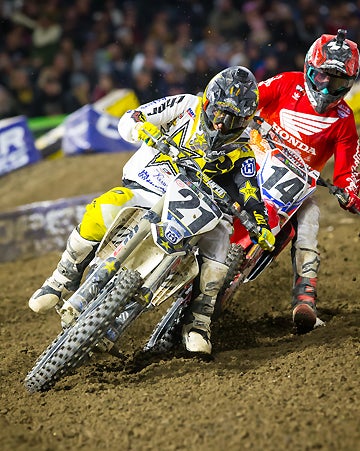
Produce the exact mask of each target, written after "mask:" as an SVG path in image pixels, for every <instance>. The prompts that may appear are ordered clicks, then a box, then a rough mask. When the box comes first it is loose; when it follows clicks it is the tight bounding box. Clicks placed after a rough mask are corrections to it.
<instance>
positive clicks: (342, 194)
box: [317, 177, 360, 215]
mask: <svg viewBox="0 0 360 451" xmlns="http://www.w3.org/2000/svg"><path fill="white" fill-rule="evenodd" d="M317 184H318V185H320V186H325V187H326V188H328V190H329V192H330V194H332V195H333V196H335V197H336V199H337V200H338V202H339V204H340V205H342V206H343V207H346V205H347V204H348V202H349V194H348V193H347V192H346V191H345V190H344V189H343V188H339V187H338V186H336V185H333V184H332V183H331V182H330V180H325V179H323V178H322V177H319V178H318V180H317ZM349 211H350V212H351V213H355V214H357V215H360V210H358V209H357V208H356V207H354V206H352V207H350V208H349Z"/></svg>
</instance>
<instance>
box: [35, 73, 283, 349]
mask: <svg viewBox="0 0 360 451" xmlns="http://www.w3.org/2000/svg"><path fill="white" fill-rule="evenodd" d="M257 108H258V86H257V82H256V80H255V77H254V75H253V74H252V73H251V72H250V71H249V70H248V69H246V68H245V67H241V66H233V67H229V68H227V69H225V70H223V71H221V72H220V73H219V74H218V75H216V76H215V77H214V78H213V79H212V80H211V81H210V82H209V84H208V86H207V87H206V89H205V91H204V94H203V96H202V97H201V96H195V95H191V94H182V95H175V96H171V97H165V98H161V99H158V100H154V101H153V102H150V103H147V104H144V105H141V106H139V107H138V108H137V109H136V110H130V111H127V112H126V113H125V114H124V115H123V116H122V118H121V119H120V121H119V125H118V129H119V133H120V135H121V136H122V137H123V138H124V139H126V140H128V141H130V142H133V143H139V142H140V141H142V144H141V146H140V148H139V149H138V150H137V151H136V152H135V154H134V155H133V156H132V157H131V158H130V160H129V161H128V162H127V163H126V165H125V166H124V168H123V183H122V184H123V186H119V187H115V188H113V189H111V190H110V191H108V192H106V193H105V194H102V195H101V196H99V197H98V198H96V199H94V200H93V202H92V203H90V204H89V205H87V207H86V212H85V214H84V217H83V219H82V221H81V223H80V224H79V225H78V226H77V227H76V228H75V229H74V230H73V231H72V233H71V234H70V236H69V238H68V241H67V246H66V249H65V251H64V253H63V255H62V257H61V260H60V262H59V263H58V265H57V268H56V269H55V271H54V272H53V274H52V275H51V276H50V277H49V278H48V279H47V280H46V281H45V282H44V284H43V285H42V287H41V288H40V289H39V290H37V291H36V292H35V293H34V294H33V296H32V297H31V298H30V300H29V306H30V308H31V309H32V310H33V311H35V312H39V313H43V312H45V311H47V310H49V309H50V308H52V307H54V306H55V305H56V304H57V303H58V302H59V299H60V298H61V296H63V295H64V294H66V293H67V292H72V291H75V290H76V289H77V288H78V286H79V284H80V280H81V278H82V276H83V273H84V270H85V268H86V266H87V265H88V264H89V262H90V261H91V260H92V258H93V257H94V253H95V250H96V248H97V246H98V244H99V242H100V240H101V239H102V237H103V236H104V234H105V232H106V230H107V228H108V227H109V226H110V224H111V223H112V221H113V220H114V218H115V216H116V215H117V213H118V212H119V210H120V209H121V208H123V207H124V206H142V207H149V208H150V207H151V206H152V205H154V203H155V202H156V201H157V200H158V199H159V196H161V195H163V194H164V192H165V191H166V188H167V185H168V182H169V180H170V179H172V178H173V177H174V176H175V175H176V173H177V172H178V171H177V168H176V163H174V162H173V161H172V160H171V159H170V158H169V157H168V156H167V155H164V154H162V153H159V151H158V150H156V149H155V148H154V147H153V146H154V144H155V142H156V140H157V139H158V138H159V137H160V136H161V135H162V134H163V133H165V134H166V135H167V136H169V137H170V138H171V139H172V140H173V141H175V143H176V144H177V145H178V146H180V149H181V151H182V153H180V154H179V157H180V158H181V155H183V157H189V156H191V157H192V158H193V161H195V163H196V164H197V165H198V167H199V168H201V170H202V172H203V173H205V174H206V175H207V176H208V177H209V178H211V179H214V181H216V182H217V183H219V184H220V185H221V186H222V187H223V188H224V189H226V190H227V191H228V193H229V194H231V195H232V197H233V199H234V200H235V201H237V202H238V203H239V204H240V206H241V207H243V208H244V209H245V210H247V211H248V212H249V213H250V214H251V215H252V216H253V217H254V219H255V221H256V223H257V224H258V229H259V231H260V236H259V237H258V238H257V242H258V243H259V244H260V246H262V247H263V248H264V249H268V250H269V249H272V247H273V245H274V242H275V238H274V236H273V234H272V233H271V230H270V228H269V225H268V223H267V213H266V209H265V206H264V204H263V202H262V199H261V193H260V190H259V186H258V184H257V179H256V166H255V158H254V154H253V151H252V150H251V148H250V147H249V145H248V143H247V141H245V140H242V141H239V137H240V135H241V134H242V132H243V131H244V129H245V128H246V126H247V125H248V123H249V121H250V120H251V118H252V117H253V115H254V114H255V112H256V110H257ZM225 217H226V216H225ZM231 233H232V226H231V224H230V222H229V221H228V220H227V219H223V220H221V222H220V223H219V225H218V226H217V227H216V228H215V229H213V230H212V231H211V232H209V233H207V234H205V235H204V236H203V237H202V238H201V240H200V242H199V249H200V256H201V258H202V264H201V271H200V291H201V293H200V294H199V296H198V297H196V298H195V299H194V301H193V302H192V306H191V309H190V312H189V314H188V318H187V319H186V321H185V324H184V326H183V341H184V345H185V347H186V349H187V350H188V351H190V352H201V353H207V354H210V353H211V342H210V323H211V315H212V313H213V309H214V304H215V300H216V296H217V293H218V291H219V289H220V288H221V285H222V283H223V280H224V278H225V275H226V273H227V269H228V268H227V266H226V265H225V264H224V262H225V258H226V256H227V253H228V250H229V246H230V235H231ZM254 239H255V238H254Z"/></svg>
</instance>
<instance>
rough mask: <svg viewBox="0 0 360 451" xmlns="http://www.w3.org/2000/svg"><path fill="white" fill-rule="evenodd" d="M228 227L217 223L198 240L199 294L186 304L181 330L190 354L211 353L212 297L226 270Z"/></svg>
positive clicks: (226, 222)
mask: <svg viewBox="0 0 360 451" xmlns="http://www.w3.org/2000/svg"><path fill="white" fill-rule="evenodd" d="M231 233H232V227H231V226H230V224H229V222H228V221H221V222H220V224H219V225H218V226H217V227H216V228H215V229H214V230H212V231H211V232H210V233H208V234H207V235H205V236H204V238H202V240H201V241H199V247H200V252H201V254H202V255H204V258H203V260H204V261H203V263H202V265H201V270H200V291H201V292H200V294H199V296H197V297H196V298H195V299H194V300H193V301H192V302H191V304H190V306H189V309H188V311H187V312H186V314H185V318H184V321H183V323H184V325H183V329H182V337H183V343H184V345H185V347H186V349H187V350H188V351H190V352H201V353H205V354H210V353H211V348H212V346H211V341H210V324H211V317H212V314H213V312H214V306H215V302H216V297H217V295H218V292H219V290H220V288H221V287H222V284H223V282H224V279H225V277H226V274H227V271H228V267H227V266H226V265H225V264H224V261H225V259H226V256H227V254H228V251H229V248H230V240H229V237H230V234H231Z"/></svg>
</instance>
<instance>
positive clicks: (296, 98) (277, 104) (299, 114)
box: [259, 72, 360, 193]
mask: <svg viewBox="0 0 360 451" xmlns="http://www.w3.org/2000/svg"><path fill="white" fill-rule="evenodd" d="M259 95H260V99H259V115H260V116H261V117H263V118H264V119H265V120H266V121H267V122H268V123H269V124H271V125H272V126H273V127H274V130H275V131H276V132H278V133H279V134H280V136H281V137H282V138H283V139H284V141H285V142H286V144H287V145H288V146H289V147H291V148H293V149H297V150H298V151H299V152H300V153H301V156H302V158H303V159H304V161H305V162H306V163H307V164H308V165H309V166H311V167H312V168H314V169H316V170H318V171H321V170H322V169H323V167H324V166H325V163H326V162H327V161H328V160H329V159H330V158H331V157H332V156H334V175H333V180H334V184H335V185H337V186H339V187H341V188H348V189H350V190H351V191H353V192H354V193H358V191H359V187H360V173H359V172H358V170H357V168H358V165H359V164H360V144H359V138H358V135H357V130H356V125H355V119H354V114H353V112H352V110H351V108H350V107H349V106H348V104H347V103H346V102H345V101H344V100H341V102H340V103H339V104H338V105H337V106H336V107H334V108H332V109H331V110H330V111H327V112H326V113H323V114H319V113H316V111H315V110H314V109H313V107H312V105H311V103H310V101H309V99H308V96H307V95H306V91H305V86H304V74H303V73H302V72H284V73H281V74H279V75H276V76H275V77H272V78H269V79H268V80H264V81H262V82H260V83H259Z"/></svg>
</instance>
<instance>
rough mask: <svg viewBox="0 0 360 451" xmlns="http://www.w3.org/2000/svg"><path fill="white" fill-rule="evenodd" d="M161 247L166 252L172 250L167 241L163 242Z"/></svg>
mask: <svg viewBox="0 0 360 451" xmlns="http://www.w3.org/2000/svg"><path fill="white" fill-rule="evenodd" d="M160 245H161V247H163V248H164V249H166V250H168V249H170V244H169V243H168V242H167V241H164V240H161V241H160Z"/></svg>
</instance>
